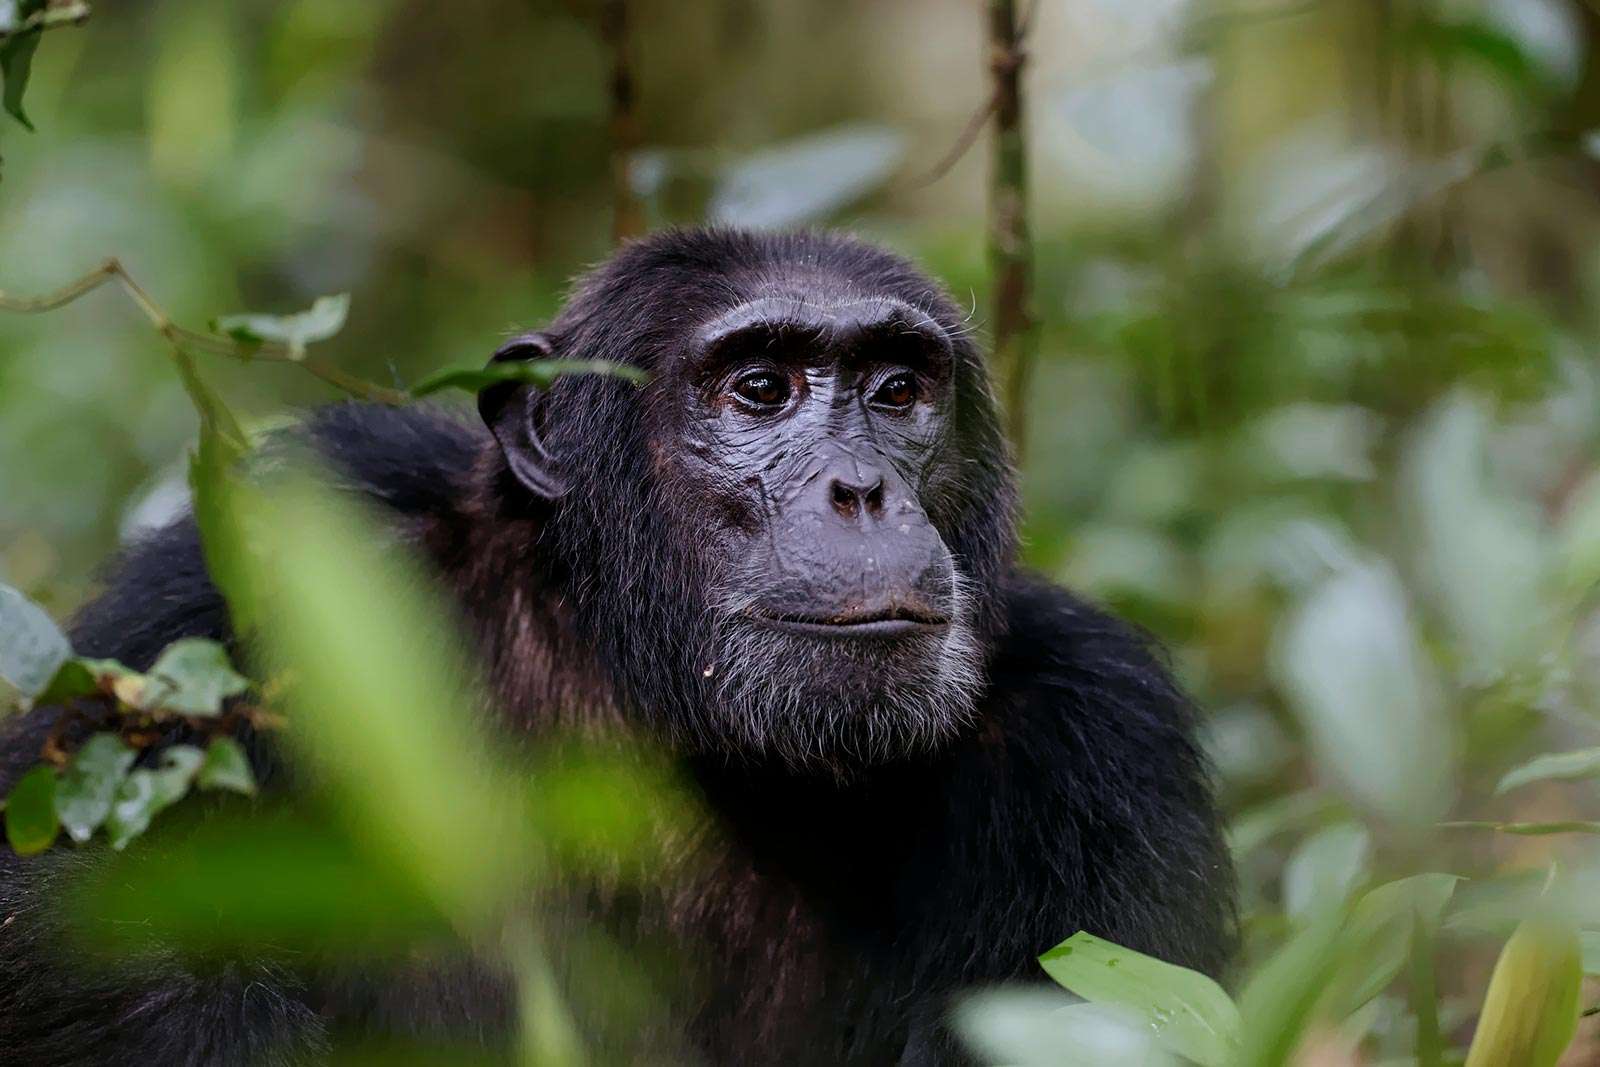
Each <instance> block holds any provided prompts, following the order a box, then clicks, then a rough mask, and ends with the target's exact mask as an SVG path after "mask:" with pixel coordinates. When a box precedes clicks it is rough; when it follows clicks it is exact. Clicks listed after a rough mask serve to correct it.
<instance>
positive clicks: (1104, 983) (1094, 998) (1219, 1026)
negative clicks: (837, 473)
mask: <svg viewBox="0 0 1600 1067" xmlns="http://www.w3.org/2000/svg"><path fill="white" fill-rule="evenodd" d="M1039 963H1040V965H1041V966H1043V967H1044V969H1045V973H1046V974H1048V975H1049V976H1050V977H1051V978H1053V979H1055V980H1056V981H1057V982H1058V983H1060V984H1061V985H1063V986H1065V987H1066V988H1067V989H1070V990H1071V991H1072V992H1074V993H1076V994H1078V996H1080V997H1082V998H1084V999H1085V1000H1088V1001H1091V1002H1092V1003H1095V1004H1107V1005H1115V1006H1117V1007H1120V1008H1124V1009H1127V1010H1129V1011H1131V1012H1133V1013H1134V1014H1136V1015H1137V1016H1138V1017H1139V1018H1140V1019H1142V1020H1144V1022H1145V1023H1146V1024H1147V1025H1148V1026H1149V1027H1150V1029H1151V1031H1152V1032H1153V1033H1154V1034H1155V1038H1156V1040H1157V1041H1158V1042H1159V1043H1160V1044H1161V1045H1162V1047H1163V1048H1166V1049H1169V1050H1171V1051H1172V1052H1176V1053H1178V1054H1179V1055H1182V1056H1187V1057H1188V1058H1189V1059H1191V1060H1194V1061H1195V1062H1196V1063H1199V1064H1202V1065H1204V1067H1232V1064H1233V1062H1234V1059H1235V1057H1236V1056H1237V1054H1238V1040H1239V1025H1240V1024H1239V1011H1238V1009H1237V1008H1236V1007H1234V1004H1233V1001H1232V1000H1230V999H1229V998H1228V994H1226V993H1224V992H1223V991H1222V987H1221V986H1219V985H1217V983H1216V982H1214V981H1212V980H1211V979H1210V978H1207V977H1206V976H1205V975H1203V974H1200V973H1199V972H1197V971H1191V970H1188V969H1187V968H1184V967H1178V966H1176V965H1174V964H1171V963H1166V962H1163V961H1162V960H1158V959H1155V958H1153V957H1151V956H1145V955H1143V954H1141V953H1138V952H1134V951H1132V950H1131V949H1126V948H1122V947H1121V946H1119V945H1115V944H1112V943H1111V942H1109V941H1103V940H1101V939H1100V938H1098V937H1094V936H1093V935H1091V934H1086V933H1083V932H1082V931H1079V932H1078V933H1076V934H1073V935H1072V936H1071V937H1069V938H1068V939H1067V940H1065V941H1063V942H1062V943H1061V944H1059V945H1057V946H1056V947H1055V948H1053V949H1051V950H1050V951H1049V952H1046V953H1045V954H1044V955H1043V956H1040V957H1039Z"/></svg>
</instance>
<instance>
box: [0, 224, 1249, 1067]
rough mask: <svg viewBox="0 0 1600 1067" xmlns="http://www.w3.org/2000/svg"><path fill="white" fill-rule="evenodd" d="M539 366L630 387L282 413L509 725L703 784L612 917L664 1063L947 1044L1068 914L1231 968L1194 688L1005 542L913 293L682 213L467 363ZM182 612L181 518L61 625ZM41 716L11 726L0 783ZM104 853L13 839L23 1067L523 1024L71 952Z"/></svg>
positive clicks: (169, 630) (193, 630)
mask: <svg viewBox="0 0 1600 1067" xmlns="http://www.w3.org/2000/svg"><path fill="white" fill-rule="evenodd" d="M548 358H579V359H606V360H613V361H618V362H622V363H627V364H632V365H634V366H637V367H640V368H643V369H644V370H645V371H646V372H648V374H649V380H648V383H647V384H645V385H644V386H642V387H639V386H635V385H634V384H632V383H629V382H626V381H623V380H620V379H618V378H616V377H612V376H600V375H585V376H576V377H574V376H568V377H563V378H560V379H559V380H558V381H557V382H556V383H555V384H554V386H553V387H551V388H549V389H548V390H540V389H536V388H534V387H532V386H530V385H526V384H521V383H518V382H502V383H498V384H496V385H493V386H491V387H490V388H489V389H487V390H486V391H484V392H483V393H481V394H480V396H479V402H478V411H479V413H480V415H481V418H482V423H483V425H481V426H480V425H477V424H476V423H473V422H469V420H467V419H465V418H463V417H461V416H460V415H459V414H456V413H452V412H450V411H448V410H444V409H440V408H429V407H411V408H399V409H397V408H385V407H378V406H371V405H363V404H345V405H338V406H333V407H328V408H324V409H321V410H318V411H315V412H312V413H311V414H310V415H309V416H308V417H307V418H306V420H305V422H304V425H303V427H302V429H301V430H300V431H299V432H300V433H301V434H302V435H303V437H304V438H305V439H306V440H308V441H309V442H310V444H311V445H312V446H313V447H314V448H315V449H316V450H317V451H318V452H319V453H320V454H321V456H322V457H323V458H324V459H325V461H326V462H327V463H328V465H329V466H330V468H331V469H332V470H333V471H334V472H335V474H336V476H337V478H338V479H339V480H340V482H341V484H342V485H343V486H344V487H346V488H348V489H352V490H355V491H359V492H362V493H365V494H366V495H367V496H369V497H370V498H371V499H372V500H373V501H375V502H376V503H377V504H379V505H381V508H382V509H385V514H386V515H387V516H388V517H389V521H391V522H392V524H393V526H394V528H395V530H396V533H397V535H398V536H401V537H403V538H405V539H406V540H408V541H410V542H412V543H414V544H416V545H420V546H422V548H423V550H424V551H425V553H426V555H427V557H428V558H429V560H430V561H431V563H432V564H433V566H434V567H435V568H436V569H437V571H438V573H439V575H440V576H441V578H442V580H443V581H444V582H445V583H446V585H447V586H448V587H449V588H451V589H453V590H454V591H455V592H456V594H457V595H458V597H459V605H460V609H461V615H462V617H463V618H464V619H465V620H466V621H467V625H468V628H469V630H470V631H471V636H472V638H473V639H474V644H475V647H476V648H477V649H479V650H481V652H482V657H483V663H484V669H485V670H486V672H487V674H488V676H489V678H490V679H491V683H492V690H493V693H494V695H495V698H496V701H497V704H498V708H499V710H500V712H501V713H503V720H504V725H505V727H506V729H507V731H508V732H509V733H511V734H513V735H517V736H521V737H524V738H526V737H536V736H538V735H539V734H540V732H541V731H545V730H548V729H549V728H550V727H551V725H552V724H555V723H562V724H564V725H567V726H571V725H573V723H574V720H576V722H577V725H582V724H583V722H586V721H587V722H590V723H591V724H599V723H602V722H603V721H615V722H618V723H622V724H625V725H627V726H628V727H630V728H633V729H637V730H640V731H643V732H646V733H648V734H649V735H650V736H651V737H653V738H655V739H657V740H658V741H659V742H661V743H662V744H663V745H664V746H666V748H667V750H668V751H669V752H670V753H672V758H673V759H675V760H677V761H678V762H679V763H680V765H681V770H682V772H683V774H684V775H686V776H687V778H688V780H690V781H692V782H693V783H694V786H695V787H696V788H697V790H698V792H699V793H700V794H701V795H702V797H703V800H704V811H705V812H706V816H705V817H706V819H707V822H708V823H710V824H714V828H715V833H709V834H707V835H706V838H705V840H706V841H710V842H715V844H714V845H705V844H700V845H697V846H696V847H703V848H711V849H713V850H714V854H713V855H711V856H709V857H706V859H707V862H706V863H704V864H703V865H702V866H701V867H700V870H701V871H702V873H701V874H700V875H699V876H698V879H697V881H696V882H695V884H693V885H692V886H690V887H687V888H685V887H681V886H680V887H676V888H672V889H667V888H663V889H661V890H660V891H659V898H658V899H653V900H643V901H640V900H634V901H632V902H631V903H630V904H629V905H628V906H627V907H625V908H612V910H611V912H609V913H608V914H607V915H605V916H604V918H605V919H606V920H607V921H608V922H609V924H610V926H611V928H612V929H616V928H618V927H623V926H628V925H629V924H632V925H633V926H634V927H636V930H635V933H637V934H638V935H639V936H640V937H642V938H648V937H659V938H660V939H662V940H665V941H667V942H670V943H671V944H673V945H675V946H679V947H680V948H681V949H682V951H683V952H685V953H686V954H687V955H689V956H691V957H692V958H694V959H696V960H698V961H700V962H701V964H702V966H701V967H700V968H699V970H697V971H696V972H695V973H696V974H697V975H698V979H697V981H699V983H700V984H698V985H691V986H689V988H690V989H691V990H692V992H690V993H687V994H683V995H680V996H678V997H677V998H676V999H675V1000H674V1001H673V1003H674V1005H676V1008H677V1012H678V1014H677V1015H676V1016H674V1019H675V1021H674V1022H673V1024H672V1028H673V1029H674V1031H675V1033H674V1040H676V1041H677V1042H678V1044H677V1046H676V1047H677V1048H678V1049H679V1050H680V1053H679V1054H681V1055H682V1057H683V1058H684V1059H687V1060H691V1061H695V1062H706V1063H716V1064H754V1063H770V1064H799V1063H805V1064H810V1063H817V1064H842V1063H861V1064H895V1063H901V1064H937V1063H958V1062H963V1059H962V1056H963V1054H962V1052H961V1051H960V1049H959V1046H958V1043H957V1041H956V1039H955V1038H954V1037H953V1036H952V1035H951V1033H950V1029H949V1009H950V1006H951V1004H952V1002H953V1000H954V999H955V998H956V997H957V996H958V995H959V994H960V993H962V992H963V991H966V990H969V989H972V988H974V987H980V986H983V985H987V984H993V983H1002V982H1012V981H1028V980H1036V979H1037V978H1038V977H1039V974H1038V971H1037V964H1036V963H1035V958H1036V957H1037V956H1038V954H1039V953H1040V952H1042V951H1043V950H1045V949H1047V948H1049V947H1051V946H1052V945H1054V944H1056V943H1057V942H1059V941H1061V940H1063V939H1064V938H1066V937H1068V936H1070V935H1071V934H1073V933H1074V932H1076V931H1078V930H1087V931H1090V932H1092V933H1094V934H1097V935H1100V936H1102V937H1105V938H1109V939H1111V940H1113V941H1116V942H1118V943H1120V944H1123V945H1125V946H1128V947H1131V948H1133V949H1136V950H1139V951H1143V952H1147V953H1151V954H1154V955H1156V956H1159V957H1162V958H1164V959H1167V960H1171V961H1174V962H1176V963H1179V964H1183V965H1185V966H1188V967H1193V968H1197V969H1199V970H1202V971H1205V972H1207V973H1210V974H1217V973H1218V972H1219V971H1221V970H1222V969H1223V967H1224V965H1225V962H1226V960H1227V957H1228V955H1229V952H1230V948H1231V943H1232V938H1233V879H1232V871H1231V868H1230V864H1229V861H1228V857H1227V853H1226V851H1225V848H1224V845H1223V842H1222V838H1221V835H1220V832H1219V821H1218V815H1217V811H1216V808H1215V806H1214V803H1213V798H1212V793H1211V788H1210V785H1209V783H1208V777H1207V767H1206V763H1205V760H1204V758H1203V756H1202V753H1201V750H1200V749H1199V747H1198V746H1197V743H1196V737H1195V716H1194V712H1193V710H1192V709H1191V706H1190V704H1189V702H1188V701H1187V700H1186V699H1185V697H1184V696H1183V694H1182V693H1181V692H1180V691H1179V690H1178V688H1177V687H1176V686H1175V685H1174V683H1173V681H1172V680H1171V678H1170V677H1169V676H1168V674H1167V672H1166V671H1165V670H1164V668H1163V666H1162V662H1161V658H1160V656H1159V654H1158V653H1157V652H1156V651H1155V650H1153V649H1152V647H1151V645H1150V643H1149V642H1148V641H1147V640H1146V639H1145V638H1144V637H1143V636H1142V635H1141V634H1139V633H1138V632H1136V631H1135V630H1134V629H1132V628H1131V627H1129V626H1128V625H1126V624H1123V623H1121V622H1119V621H1117V620H1115V619H1113V618H1111V617H1109V616H1107V615H1106V614H1104V613H1103V612H1101V611H1099V610H1097V609H1096V608H1094V607H1092V606H1090V605H1088V604H1086V603H1084V602H1083V601H1081V600H1079V599H1077V598H1076V597H1074V596H1072V595H1071V594H1069V593H1067V592H1065V591H1063V590H1062V589H1060V588H1057V587H1056V586H1054V585H1051V584H1049V583H1048V582H1045V581H1043V580H1041V579H1039V578H1037V577H1032V576H1029V575H1027V574H1025V573H1023V572H1021V571H1019V569H1018V568H1017V566H1016V564H1015V563H1014V560H1013V556H1014V552H1015V548H1016V534H1015V529H1014V515H1013V512H1014V507H1015V488H1014V480H1013V472H1012V468H1011V465H1010V461H1009V459H1008V453H1007V447H1006V444H1005V442H1004V441H1003V439H1002V436H1001V434H1000V431H999V429H998V423H997V418H996V412H995V402H994V399H993V396H992V393H991V390H990V385H989V381H988V378H987V376H986V373H985V369H984V364H983V360H982V358H981V356H980V352H979V349H978V347H977V346H976V345H975V344H974V341H973V338H972V331H971V329H970V328H969V325H968V323H967V321H966V319H965V318H964V317H963V315H961V314H960V313H959V312H958V310H957V308H956V307H955V306H954V305H953V303H952V302H951V301H950V300H949V299H948V298H947V297H946V295H945V294H944V293H943V292H942V291H941V290H940V288H939V287H938V286H937V285H936V284H935V283H933V282H931V281H930V280H928V278H927V277H925V276H924V275H923V274H921V273H919V272H918V271H917V270H916V269H915V268H913V267H912V266H911V265H910V264H908V263H907V262H906V261H904V260H902V259H900V258H898V257H897V256H895V255H892V254H890V253H888V252H885V251H883V250H881V249H879V248H876V247H874V246H872V245H870V244H867V243H863V242H860V241H858V240H855V239H852V238H848V237H844V236H838V235H832V234H823V233H794V234H781V235H779V234H753V233H744V232H738V231H733V230H720V229H717V230H685V231H674V232H667V233H662V234H659V235H656V236H653V237H650V238H647V239H644V240H640V241H637V242H635V243H632V244H630V245H628V246H626V247H625V248H623V249H622V250H621V251H620V252H618V253H617V254H616V256H615V257H614V258H613V259H611V260H610V261H609V262H608V263H606V264H604V265H603V266H601V267H599V268H598V269H596V270H595V271H594V272H593V273H591V274H589V275H588V276H587V277H586V278H585V279H583V280H582V281H581V282H580V283H579V284H578V285H577V287H576V290H575V292H574V293H573V295H572V297H571V299H570V300H569V302H568V303H567V305H566V307H565V309H564V310H563V311H562V312H561V313H560V314H559V316H558V317H557V318H556V320H555V322H554V323H553V324H552V325H551V326H550V327H549V328H548V329H546V330H544V331H541V332H538V333H531V334H527V335H525V336H521V337H518V338H516V339H515V340H512V341H511V342H509V343H508V344H506V345H505V346H504V347H502V348H501V349H500V350H499V352H497V353H496V354H495V356H494V359H495V360H496V361H502V362H503V361H507V360H541V359H548ZM1040 461H1041V462H1045V463H1048V462H1049V457H1047V456H1042V457H1040ZM190 635H199V636H208V637H213V638H221V639H229V636H230V632H229V625H228V616H227V610H226V608H225V605H224V604H223V602H222V600H221V598H220V597H219V595H218V593H217V591H216V589H215V588H214V587H213V586H212V584H211V583H210V581H209V580H208V578H207V576H206V572H205V566H204V562H203V558H202V554H201V551H200V546H199V542H198V538H197V534H196V530H195V525H194V522H193V520H192V519H187V518H186V519H183V520H181V521H178V522H177V523H175V524H174V525H172V526H170V527H169V528H166V529H164V530H162V531H160V532H158V533H156V534H155V535H153V536H151V537H149V538H147V539H145V540H144V541H142V542H141V543H138V544H136V545H135V546H133V547H131V548H130V549H129V550H128V551H127V552H126V553H125V554H124V556H123V557H122V559H121V561H120V563H118V564H117V565H116V566H115V568H114V569H113V570H112V572H111V575H110V579H109V584H108V588H107V589H106V590H105V592H104V593H103V594H102V595H101V596H100V597H99V599H97V600H96V601H94V602H93V603H91V604H90V605H89V606H88V607H87V608H85V609H84V610H83V612H82V613H81V615H80V616H79V618H78V619H77V621H76V624H75V627H74V629H73V638H74V641H75V644H76V646H77V648H78V649H79V650H80V652H82V653H84V654H87V655H93V656H104V657H117V658H119V659H121V660H123V661H125V662H128V663H129V664H131V665H134V666H148V664H149V663H150V661H151V660H152V659H153V658H154V656H155V655H156V654H157V652H158V651H159V650H160V649H161V648H162V647H164V646H165V645H166V644H168V643H169V642H171V641H172V640H174V639H176V638H179V637H183V636H190ZM56 714H57V713H56V712H55V711H53V710H52V709H42V710H39V711H35V712H32V713H30V714H29V715H28V716H26V717H24V718H22V719H21V720H19V721H18V722H17V723H16V724H14V725H13V726H12V727H11V729H10V731H9V734H8V736H7V738H6V740H5V742H4V747H3V750H0V751H3V755H0V787H4V788H6V789H9V787H10V784H11V783H12V782H13V781H15V779H16V777H17V776H18V775H19V774H20V773H21V771H22V770H23V769H24V768H26V767H28V766H31V765H32V764H34V763H35V762H37V760H38V757H39V752H40V745H41V742H42V740H43V739H44V737H45V735H46V734H47V732H48V731H49V728H50V725H51V722H52V721H53V719H54V716H55V715H56ZM257 756H258V757H261V753H259V752H258V753H257ZM91 855H92V852H91V851H90V850H86V849H71V848H57V849H56V850H54V851H52V852H50V853H47V854H46V855H44V856H41V857H35V858H30V859H22V858H18V857H15V856H13V855H11V854H10V853H9V852H0V1049H3V1050H4V1052H5V1054H6V1055H5V1059H6V1060H7V1061H8V1062H12V1063H17V1064H30V1065H33V1064H38V1065H44V1064H103V1063H104V1064H109V1063H118V1064H145V1063H149V1064H157V1063H159V1064H196V1065H199V1064H207V1065H209V1064H239V1063H265V1064H290V1063H301V1062H306V1061H307V1060H310V1061H313V1062H314V1061H316V1060H317V1058H318V1056H319V1055H321V1052H322V1050H323V1049H325V1047H326V1043H327V1041H328V1034H330V1033H345V1032H349V1031H352V1030H354V1031H358V1032H359V1031H363V1030H365V1031H368V1032H374V1031H375V1032H382V1033H387V1034H389V1035H400V1036H405V1035H407V1034H415V1033H442V1032H447V1033H453V1034H468V1035H476V1036H478V1037H480V1038H481V1039H482V1040H484V1041H486V1042H490V1043H492V1042H493V1041H494V1040H495V1038H494V1037H493V1036H492V1035H494V1034H495V1033H497V1032H501V1028H503V1027H504V1026H506V1025H508V1024H509V1018H510V1015H511V1008H510V1005H509V997H508V994H507V991H506V989H505V988H504V987H503V986H502V985H501V984H500V983H499V982H498V981H497V980H496V979H495V978H494V975H493V973H492V971H488V970H484V969H472V968H467V969H465V970H462V971H460V973H459V974H457V973H456V972H454V971H448V970H447V971H440V972H435V971H431V970H428V969H427V968H420V969H418V970H421V971H426V972H427V973H424V974H418V973H411V972H409V971H408V972H407V973H405V974H387V975H377V976H373V977H372V978H371V980H370V981H368V982H366V983H365V984H363V983H361V982H350V981H343V982H338V983H333V982H321V981H319V980H317V979H316V978H315V977H314V976H310V977H308V976H307V975H305V974H301V973H298V972H293V973H291V969H289V968H286V967H284V966H282V965H281V964H280V963H272V964H267V963H264V962H261V961H253V960H251V959H237V960H234V961H232V962H230V963H229V964H228V965H227V966H225V967H223V968H221V969H220V970H218V969H216V968H212V969H210V970H205V971H201V970H199V969H196V968H194V967H191V966H190V965H189V964H188V963H187V962H185V959H184V957H183V956H182V955H181V954H179V953H176V952H174V953H168V954H164V955H157V956H156V957H155V958H153V959H141V961H140V964H139V966H138V967H136V968H123V969H120V970H119V969H117V968H114V967H113V968H110V969H106V968H104V967H89V966H84V965H81V961H78V962H76V963H75V962H74V960H73V959H72V958H71V953H70V952H69V951H67V950H64V949H63V948H62V945H61V942H60V939H59V931H58V929H57V926H58V924H59V920H58V919H57V918H56V917H55V912H54V911H53V910H52V907H51V904H52V901H53V900H54V899H55V898H56V897H57V896H58V895H59V890H60V888H61V887H63V886H65V885H68V884H70V879H71V878H72V877H73V876H74V874H75V872H76V871H77V870H78V869H80V868H81V867H83V866H84V865H85V864H87V863H89V862H90V859H89V857H90V856H91ZM591 899H592V900H593V901H594V902H595V903H594V904H593V907H594V908H595V909H597V910H601V911H605V909H607V908H608V907H611V905H609V904H607V903H603V901H606V900H608V899H609V898H607V897H606V895H605V894H603V893H598V894H594V895H593V896H592V898H591ZM685 981H686V982H689V981H690V979H689V978H685ZM486 1035H491V1036H486ZM674 1055H677V1054H674ZM652 1062H660V1060H659V1059H655V1060H652Z"/></svg>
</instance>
